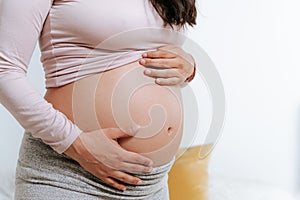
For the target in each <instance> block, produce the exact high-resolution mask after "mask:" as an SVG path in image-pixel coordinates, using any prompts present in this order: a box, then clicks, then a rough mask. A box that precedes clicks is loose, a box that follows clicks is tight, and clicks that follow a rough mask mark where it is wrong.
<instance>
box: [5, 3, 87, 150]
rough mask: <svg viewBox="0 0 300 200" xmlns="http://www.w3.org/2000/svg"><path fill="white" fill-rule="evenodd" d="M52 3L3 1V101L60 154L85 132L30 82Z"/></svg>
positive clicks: (21, 121)
mask: <svg viewBox="0 0 300 200" xmlns="http://www.w3.org/2000/svg"><path fill="white" fill-rule="evenodd" d="M51 5H52V0H26V1H20V0H2V1H1V4H0V102H1V103H2V104H3V105H4V106H5V107H6V108H7V109H8V110H9V111H10V113H11V114H12V115H13V116H14V117H15V118H16V119H17V120H18V122H19V123H20V124H21V125H22V126H23V127H24V128H25V129H26V130H27V131H29V132H31V133H32V134H33V136H34V137H36V138H41V139H42V140H43V141H44V143H46V144H48V145H50V146H51V147H52V148H53V149H54V150H55V151H57V152H58V153H62V152H64V151H65V150H66V149H67V148H68V147H69V146H70V145H71V144H72V142H73V141H74V140H75V139H76V138H77V136H78V135H79V134H80V133H81V132H82V131H81V130H80V129H79V128H78V127H77V126H76V125H75V124H73V123H72V122H71V121H70V120H69V119H68V118H67V117H66V116H65V115H64V114H62V113H61V112H59V111H58V110H56V109H54V108H53V107H52V105H51V104H50V103H48V102H47V101H46V100H45V99H44V98H43V97H42V96H41V95H40V94H39V93H38V92H37V91H36V90H35V89H34V88H33V87H32V86H31V85H30V83H29V82H28V80H27V78H26V73H27V68H28V64H29V62H30V59H31V56H32V53H33V51H34V48H35V46H36V44H37V40H38V38H39V35H40V32H41V30H42V27H43V23H44V21H45V19H46V17H47V15H48V12H49V10H50V7H51Z"/></svg>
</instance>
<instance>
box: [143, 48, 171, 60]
mask: <svg viewBox="0 0 300 200" xmlns="http://www.w3.org/2000/svg"><path fill="white" fill-rule="evenodd" d="M142 57H143V58H175V57H176V54H174V53H173V52H172V51H170V50H163V49H157V50H156V51H148V52H145V53H143V54H142Z"/></svg>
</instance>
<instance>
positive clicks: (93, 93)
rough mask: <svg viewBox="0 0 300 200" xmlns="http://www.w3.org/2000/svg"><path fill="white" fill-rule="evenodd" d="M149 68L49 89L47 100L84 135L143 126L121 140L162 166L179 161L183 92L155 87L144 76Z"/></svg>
mask: <svg viewBox="0 0 300 200" xmlns="http://www.w3.org/2000/svg"><path fill="white" fill-rule="evenodd" d="M144 69H145V67H143V66H141V65H139V64H138V62H134V63H130V64H127V65H124V66H121V67H118V68H114V69H111V70H108V71H105V72H102V73H99V74H95V75H91V76H88V77H86V78H83V79H80V80H78V81H76V82H73V83H71V84H68V85H65V86H62V87H58V88H49V89H48V90H47V92H46V95H45V99H46V100H47V101H49V102H50V103H52V104H53V107H54V108H56V109H57V110H59V111H61V112H62V113H64V114H65V115H66V116H67V117H68V118H69V119H70V120H71V121H73V122H74V123H75V124H76V125H77V126H78V127H79V128H80V129H81V130H83V131H92V130H96V129H103V128H110V127H119V128H121V129H122V130H126V129H128V128H129V127H131V126H132V125H138V126H140V127H141V128H140V129H139V131H138V132H137V133H136V134H135V135H134V136H130V137H126V138H121V139H119V140H118V142H119V144H120V145H121V146H122V147H123V148H124V149H126V150H129V151H133V152H137V153H140V154H143V155H145V156H147V157H149V158H151V159H152V160H153V162H154V166H160V165H163V164H166V163H167V162H169V161H170V160H171V159H172V158H173V157H174V155H175V154H176V152H177V150H178V147H179V144H180V141H181V137H182V128H183V125H182V124H183V109H182V98H181V90H180V87H179V86H160V85H158V84H155V82H154V78H151V77H147V76H145V75H144V74H143V71H144Z"/></svg>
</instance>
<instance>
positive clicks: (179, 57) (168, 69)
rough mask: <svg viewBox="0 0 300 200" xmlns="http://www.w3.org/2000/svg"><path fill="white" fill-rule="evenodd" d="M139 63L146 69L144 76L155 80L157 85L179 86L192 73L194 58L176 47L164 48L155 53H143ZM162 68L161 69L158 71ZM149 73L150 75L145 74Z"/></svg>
mask: <svg viewBox="0 0 300 200" xmlns="http://www.w3.org/2000/svg"><path fill="white" fill-rule="evenodd" d="M139 63H140V64H141V65H143V66H145V67H147V66H153V67H156V68H158V69H152V68H147V69H145V71H144V74H145V75H147V76H150V77H153V78H156V80H155V83H157V84H159V85H179V84H182V83H184V82H185V81H186V79H187V78H188V77H190V76H191V75H192V74H193V71H194V65H195V64H194V63H195V61H194V58H193V57H192V55H190V54H188V53H186V52H185V51H184V50H183V49H181V48H180V47H176V46H164V47H161V48H158V49H157V50H155V51H149V52H146V53H143V58H142V59H141V60H140V61H139ZM159 68H162V69H159ZM147 72H150V73H147Z"/></svg>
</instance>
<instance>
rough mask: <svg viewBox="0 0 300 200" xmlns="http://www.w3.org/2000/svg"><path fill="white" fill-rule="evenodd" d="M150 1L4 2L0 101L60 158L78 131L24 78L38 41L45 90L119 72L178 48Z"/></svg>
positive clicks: (0, 10) (178, 33)
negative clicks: (151, 53) (154, 52)
mask: <svg viewBox="0 0 300 200" xmlns="http://www.w3.org/2000/svg"><path fill="white" fill-rule="evenodd" d="M183 33H184V29H180V30H179V29H177V28H176V27H175V29H174V30H172V29H171V28H170V27H168V26H167V27H163V21H162V19H161V18H160V16H159V15H158V14H157V12H156V11H155V9H154V8H153V7H152V5H151V3H150V2H149V1H148V0H109V1H108V0H1V1H0V102H1V103H2V104H3V105H4V106H5V107H6V108H7V109H8V110H9V111H10V112H11V114H12V115H13V116H14V117H15V118H16V119H17V120H18V121H19V123H20V124H21V125H22V126H23V127H24V128H25V130H26V131H29V132H31V133H32V134H33V136H34V137H36V138H41V139H42V140H43V142H44V143H46V144H48V145H50V146H51V147H52V148H53V149H54V150H55V151H57V152H58V153H62V152H64V151H65V150H66V149H67V148H68V147H69V146H70V145H71V144H72V143H73V142H74V140H75V139H76V138H77V136H78V135H79V134H80V133H81V132H82V130H80V129H79V128H78V127H77V126H76V125H75V124H74V123H72V122H71V121H70V120H69V119H68V118H67V117H66V116H65V115H64V114H63V113H61V112H60V111H58V110H56V109H54V108H53V106H52V105H51V104H50V103H48V102H47V101H46V100H45V99H44V98H43V97H42V96H41V95H40V94H39V93H38V92H37V91H36V90H35V89H33V87H32V86H31V85H30V83H29V82H28V80H27V78H26V73H27V68H28V64H29V62H30V59H31V56H32V53H33V50H34V48H35V46H36V44H37V42H39V46H40V50H41V55H42V56H41V62H42V64H43V68H44V71H45V79H46V88H50V87H59V86H63V85H66V84H68V83H72V82H74V81H76V80H79V79H81V78H84V77H86V76H89V75H92V74H96V73H100V72H103V71H105V70H108V69H113V68H116V67H121V66H122V65H125V64H127V63H129V62H133V61H136V60H138V59H140V58H141V54H142V53H143V52H145V51H148V50H151V49H155V48H158V47H160V46H164V45H167V44H172V45H178V46H180V45H182V44H183V42H184V35H183Z"/></svg>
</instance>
